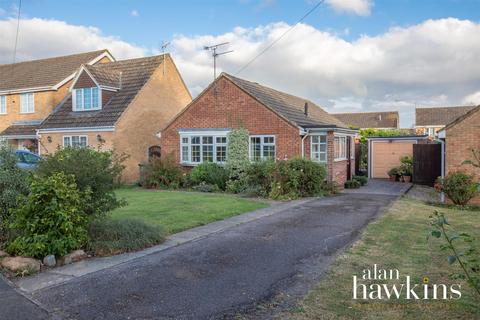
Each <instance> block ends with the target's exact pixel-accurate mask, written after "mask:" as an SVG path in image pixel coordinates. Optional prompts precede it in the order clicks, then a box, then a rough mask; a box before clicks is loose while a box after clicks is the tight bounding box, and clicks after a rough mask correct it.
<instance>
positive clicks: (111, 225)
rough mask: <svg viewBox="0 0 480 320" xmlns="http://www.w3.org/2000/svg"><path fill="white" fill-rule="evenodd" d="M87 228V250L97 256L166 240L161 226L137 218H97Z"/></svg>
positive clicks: (130, 249)
mask: <svg viewBox="0 0 480 320" xmlns="http://www.w3.org/2000/svg"><path fill="white" fill-rule="evenodd" d="M87 230H88V243H87V250H89V251H91V252H93V253H94V254H95V255H97V256H106V255H112V254H119V253H123V252H129V251H135V250H140V249H143V248H147V247H151V246H153V245H156V244H159V243H162V242H163V241H164V240H165V232H164V231H163V230H162V229H161V228H160V227H157V226H153V225H148V224H146V223H145V222H143V221H142V220H136V219H120V220H114V219H109V218H107V219H97V220H94V221H92V222H91V223H90V224H89V225H88V227H87Z"/></svg>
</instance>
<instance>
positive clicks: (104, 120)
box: [40, 55, 163, 129]
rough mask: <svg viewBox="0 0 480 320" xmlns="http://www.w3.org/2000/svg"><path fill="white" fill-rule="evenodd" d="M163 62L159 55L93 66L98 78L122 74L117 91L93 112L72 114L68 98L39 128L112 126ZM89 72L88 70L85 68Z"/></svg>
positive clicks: (70, 98)
mask: <svg viewBox="0 0 480 320" xmlns="http://www.w3.org/2000/svg"><path fill="white" fill-rule="evenodd" d="M162 62H163V55H159V56H153V57H147V58H138V59H130V60H122V61H116V62H109V63H104V64H101V65H97V66H95V70H96V71H98V74H100V73H102V74H107V73H108V74H115V73H118V74H119V73H120V72H121V73H122V81H121V89H120V90H119V91H118V92H116V93H115V94H114V95H113V97H112V98H111V99H110V100H109V101H108V102H107V103H106V104H105V105H104V106H103V107H102V109H101V110H97V111H80V112H78V111H77V112H73V111H72V97H71V95H68V96H67V97H66V98H65V99H64V101H63V102H62V103H60V105H59V106H57V107H56V108H55V110H54V111H53V112H52V113H51V114H50V115H49V116H48V118H47V119H46V120H45V121H44V122H43V123H42V125H41V126H40V128H41V129H46V128H72V127H77V128H78V127H104V126H113V125H115V123H116V121H117V120H118V118H119V117H120V116H121V115H122V113H123V111H125V109H126V108H127V107H128V105H129V104H130V102H132V100H133V99H134V98H135V96H136V95H137V93H138V92H139V91H140V89H142V87H143V86H144V84H145V83H146V82H147V81H148V80H149V79H150V77H151V76H152V74H153V72H154V71H155V69H157V67H158V66H159V65H160V64H161V63H162ZM89 68H90V67H89Z"/></svg>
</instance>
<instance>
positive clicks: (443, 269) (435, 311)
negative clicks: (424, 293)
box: [282, 199, 480, 319]
mask: <svg viewBox="0 0 480 320" xmlns="http://www.w3.org/2000/svg"><path fill="white" fill-rule="evenodd" d="M435 209H438V210H440V211H441V212H444V213H445V214H446V216H447V217H448V219H449V222H450V225H451V226H452V227H453V228H454V229H455V230H457V231H464V232H469V233H470V234H471V235H473V236H476V238H477V240H476V241H477V244H478V246H480V239H479V238H480V237H479V232H478V230H480V211H466V210H458V209H455V208H438V207H433V206H430V205H427V204H425V203H422V202H419V201H415V200H408V199H401V200H399V201H397V202H396V203H395V204H394V206H393V207H392V208H390V210H389V211H388V213H386V214H385V215H384V216H383V217H382V218H380V219H379V220H378V221H376V222H374V223H372V224H370V225H369V226H368V227H367V228H366V230H365V232H364V233H363V235H362V237H361V239H360V240H359V241H358V242H357V243H356V244H355V245H353V246H352V247H351V248H350V249H348V250H347V251H346V252H345V253H344V254H342V255H340V256H338V257H337V258H336V260H335V262H334V263H333V264H332V266H331V269H330V271H329V272H328V274H327V275H326V278H325V279H324V280H323V281H322V282H321V283H320V284H319V285H318V286H317V287H316V288H314V289H313V290H312V291H311V292H310V293H309V294H308V295H307V297H306V298H305V299H304V300H303V301H301V302H300V303H299V305H298V306H297V307H296V308H294V309H292V310H291V311H290V312H287V313H285V314H282V317H283V318H285V319H480V307H479V306H480V297H478V295H476V293H474V291H473V289H471V288H470V287H468V285H467V284H466V283H465V282H464V281H462V280H453V279H451V278H450V274H451V273H453V272H458V271H460V267H459V265H458V264H453V265H449V264H448V262H447V256H448V255H449V253H447V252H442V251H441V250H440V245H441V244H443V240H439V239H434V238H431V239H430V240H428V241H427V240H426V235H427V233H428V231H429V230H431V227H430V225H429V215H430V214H431V213H432V212H433V210H435ZM478 246H477V247H478ZM375 263H376V264H377V265H378V266H380V267H382V268H383V269H398V270H399V272H400V277H401V278H400V279H401V280H404V279H405V277H404V276H405V275H410V276H411V277H412V279H413V281H415V283H421V281H422V279H423V277H424V276H427V277H429V279H430V283H431V284H454V283H455V284H461V292H462V297H461V299H459V300H447V301H445V300H436V301H433V300H425V301H421V300H417V301H412V300H406V299H400V300H396V299H391V300H383V301H378V300H376V301H375V302H374V301H372V300H366V301H364V300H353V299H352V281H353V279H352V277H353V275H357V276H359V275H360V276H361V275H362V270H363V269H367V268H368V269H371V268H372V267H373V264H375ZM387 282H388V281H387ZM394 282H396V281H395V280H394ZM376 283H381V282H378V281H377V282H376ZM383 283H385V282H383ZM390 283H392V282H390ZM396 283H401V282H396ZM403 296H404V295H403Z"/></svg>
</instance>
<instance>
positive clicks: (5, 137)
mask: <svg viewBox="0 0 480 320" xmlns="http://www.w3.org/2000/svg"><path fill="white" fill-rule="evenodd" d="M36 138H37V136H36V135H31V134H28V135H27V134H24V135H21V134H19V135H11V136H0V139H5V140H17V139H36Z"/></svg>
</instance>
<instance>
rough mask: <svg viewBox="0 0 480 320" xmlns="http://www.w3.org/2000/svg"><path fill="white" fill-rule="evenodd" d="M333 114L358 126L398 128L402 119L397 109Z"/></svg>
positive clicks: (348, 123)
mask: <svg viewBox="0 0 480 320" xmlns="http://www.w3.org/2000/svg"><path fill="white" fill-rule="evenodd" d="M332 116H335V117H336V118H337V119H339V120H340V121H342V122H343V123H346V124H347V125H349V126H353V127H357V128H398V123H399V119H400V116H399V115H398V112H397V111H385V112H357V113H334V114H332Z"/></svg>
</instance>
